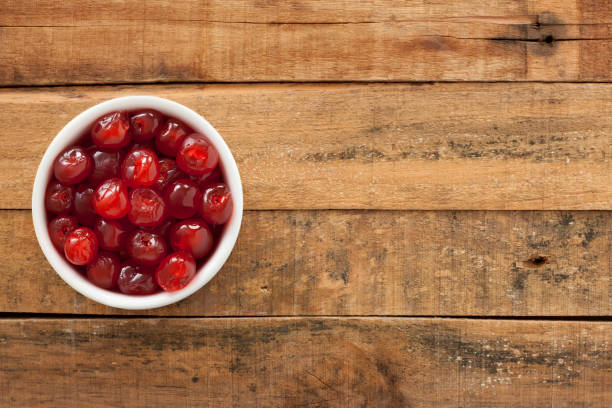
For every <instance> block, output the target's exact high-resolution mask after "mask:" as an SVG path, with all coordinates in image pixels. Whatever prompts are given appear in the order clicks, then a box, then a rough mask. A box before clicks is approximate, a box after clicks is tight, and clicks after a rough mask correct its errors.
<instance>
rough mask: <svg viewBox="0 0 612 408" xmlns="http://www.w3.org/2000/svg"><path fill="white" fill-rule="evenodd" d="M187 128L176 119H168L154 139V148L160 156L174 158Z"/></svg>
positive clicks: (186, 132) (187, 130) (187, 131)
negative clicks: (155, 147)
mask: <svg viewBox="0 0 612 408" xmlns="http://www.w3.org/2000/svg"><path fill="white" fill-rule="evenodd" d="M189 132H190V130H189V128H188V127H187V126H185V125H184V124H183V123H181V122H179V121H178V120H176V119H168V120H167V121H166V123H165V124H164V126H163V127H162V129H161V130H160V132H159V134H158V135H157V136H156V137H155V146H157V150H158V151H159V152H160V153H161V154H165V155H166V156H171V157H174V156H176V153H177V152H178V149H179V147H181V143H182V142H183V139H184V138H185V136H187V134H188V133H189Z"/></svg>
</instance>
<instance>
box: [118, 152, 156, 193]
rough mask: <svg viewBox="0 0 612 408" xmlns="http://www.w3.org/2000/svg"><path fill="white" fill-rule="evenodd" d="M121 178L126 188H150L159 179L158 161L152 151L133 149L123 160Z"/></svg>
mask: <svg viewBox="0 0 612 408" xmlns="http://www.w3.org/2000/svg"><path fill="white" fill-rule="evenodd" d="M121 177H122V178H123V180H124V181H125V183H126V184H127V186H128V187H138V186H151V185H153V184H155V182H156V181H157V178H158V177H159V161H158V160H157V155H156V154H155V152H154V151H152V150H149V149H133V150H131V151H130V152H129V153H128V154H127V155H126V156H125V159H123V164H122V165H121Z"/></svg>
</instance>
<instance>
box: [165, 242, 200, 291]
mask: <svg viewBox="0 0 612 408" xmlns="http://www.w3.org/2000/svg"><path fill="white" fill-rule="evenodd" d="M195 274H196V263H195V260H194V259H193V256H192V255H191V254H190V253H189V252H185V251H178V252H173V253H171V254H170V255H168V256H167V257H165V258H164V260H163V261H162V262H161V263H160V264H159V266H158V267H157V270H156V271H155V280H156V281H157V284H158V285H159V286H161V287H162V289H164V290H167V291H169V292H172V291H175V290H179V289H183V288H184V287H185V286H187V284H188V283H189V282H190V281H191V279H193V277H194V276H195Z"/></svg>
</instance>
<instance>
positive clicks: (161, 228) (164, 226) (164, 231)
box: [142, 218, 175, 241]
mask: <svg viewBox="0 0 612 408" xmlns="http://www.w3.org/2000/svg"><path fill="white" fill-rule="evenodd" d="M174 221H175V220H174V218H170V219H168V218H166V220H165V221H164V222H162V223H161V224H160V225H157V226H155V227H142V229H143V230H145V231H148V232H153V233H155V234H157V235H161V236H162V237H164V239H165V240H166V241H167V240H168V237H169V234H170V227H172V226H173V225H174Z"/></svg>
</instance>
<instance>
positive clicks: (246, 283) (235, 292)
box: [0, 211, 612, 316]
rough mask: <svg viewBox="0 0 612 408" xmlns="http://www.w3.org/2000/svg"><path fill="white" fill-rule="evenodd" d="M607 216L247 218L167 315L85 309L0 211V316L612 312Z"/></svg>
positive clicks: (18, 214) (12, 215)
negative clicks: (221, 262) (202, 280)
mask: <svg viewBox="0 0 612 408" xmlns="http://www.w3.org/2000/svg"><path fill="white" fill-rule="evenodd" d="M611 231H612V213H610V212H486V211H485V212H470V211H468V212H435V211H433V212H422V211H419V212H403V211H367V212H364V211H348V212H347V211H300V212H295V211H265V212H261V211H258V212H247V213H245V218H244V222H243V228H242V231H241V233H240V237H239V239H238V243H237V245H236V248H235V249H234V252H233V254H232V256H231V257H230V259H229V261H228V263H227V264H226V266H225V267H224V268H223V269H222V270H221V271H220V272H219V274H218V275H217V276H216V277H215V278H214V279H213V280H212V281H211V283H209V284H208V285H207V286H206V287H205V288H204V289H202V290H200V291H199V292H198V293H196V294H194V295H193V296H191V297H190V298H189V299H187V300H185V301H183V302H181V303H179V304H176V305H172V306H169V307H166V308H163V309H155V310H149V311H137V312H126V311H121V310H117V309H111V308H108V307H104V306H102V305H99V304H97V303H95V302H92V301H89V300H87V299H86V298H84V297H83V296H81V295H79V294H77V293H76V292H75V291H74V290H72V289H71V288H70V287H69V286H67V285H66V284H65V283H64V282H63V281H62V280H61V279H60V278H59V277H58V276H57V275H56V274H55V272H54V271H53V270H52V269H51V267H50V266H49V265H48V264H47V262H46V260H45V258H44V256H43V254H42V252H41V251H40V249H39V247H38V244H37V242H36V238H35V237H34V233H33V231H32V226H31V220H30V213H29V212H28V211H2V212H0V258H1V259H5V260H9V261H6V262H5V263H4V266H3V267H2V275H3V281H4V282H5V285H4V290H2V291H0V312H30V313H61V314H68V313H79V314H83V313H85V314H97V313H103V314H147V315H168V316H282V315H292V316H294V315H449V316H466V315H487V316H553V315H557V316H559V315H561V316H598V315H599V316H609V315H611V314H612V302H611V301H610V299H612V285H611V284H610V277H611V275H612V271H611V269H610V267H611V265H612V262H611V259H612V258H611V257H610V254H611V253H612V246H611V245H612V244H611V243H612V232H611Z"/></svg>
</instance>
